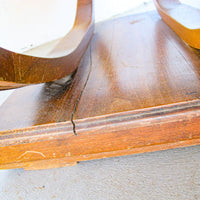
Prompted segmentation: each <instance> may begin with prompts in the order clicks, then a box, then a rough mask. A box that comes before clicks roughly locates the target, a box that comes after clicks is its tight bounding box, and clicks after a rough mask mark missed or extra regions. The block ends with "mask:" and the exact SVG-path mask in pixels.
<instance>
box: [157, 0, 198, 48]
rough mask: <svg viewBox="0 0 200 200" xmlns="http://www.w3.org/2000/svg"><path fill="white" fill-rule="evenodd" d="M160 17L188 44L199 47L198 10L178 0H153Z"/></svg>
mask: <svg viewBox="0 0 200 200" xmlns="http://www.w3.org/2000/svg"><path fill="white" fill-rule="evenodd" d="M154 2H155V5H156V8H157V10H158V12H159V14H160V16H161V17H162V19H163V20H164V21H165V22H166V23H167V24H168V25H169V26H170V27H171V28H172V29H173V30H174V31H175V32H176V33H177V34H178V35H179V36H180V37H181V38H182V39H183V40H184V41H185V42H186V43H187V44H189V45H190V46H192V47H194V48H197V49H200V10H199V9H196V8H194V7H192V6H189V5H186V4H184V3H181V2H180V1H179V0H154Z"/></svg>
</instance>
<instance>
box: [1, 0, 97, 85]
mask: <svg viewBox="0 0 200 200" xmlns="http://www.w3.org/2000/svg"><path fill="white" fill-rule="evenodd" d="M92 34H93V15H92V0H78V7H77V15H76V20H75V23H74V26H73V28H72V30H71V31H70V32H69V33H68V34H67V35H66V36H65V37H64V38H61V39H60V40H58V41H56V42H52V43H51V44H45V45H42V46H41V47H38V48H37V49H33V50H32V51H28V52H25V53H24V54H19V53H15V52H11V51H9V50H6V49H3V48H0V89H10V88H12V87H13V88H15V87H22V86H24V84H31V83H32V84H33V83H43V82H50V81H54V80H57V79H60V78H63V77H65V76H67V75H69V74H71V73H72V72H73V71H74V70H75V69H76V68H77V67H78V65H79V64H80V60H81V58H82V56H83V55H84V53H85V51H86V49H87V47H88V44H89V41H90V40H91V37H92ZM45 46H47V47H45ZM45 48H46V49H47V50H46V51H45V50H44V49H45ZM39 51H41V52H43V55H41V56H40V55H37V54H39V53H38V52H39ZM31 52H37V53H36V54H35V55H34V56H31V55H30V54H31ZM41 52H40V53H41ZM44 52H45V53H46V54H44ZM26 54H27V55H26Z"/></svg>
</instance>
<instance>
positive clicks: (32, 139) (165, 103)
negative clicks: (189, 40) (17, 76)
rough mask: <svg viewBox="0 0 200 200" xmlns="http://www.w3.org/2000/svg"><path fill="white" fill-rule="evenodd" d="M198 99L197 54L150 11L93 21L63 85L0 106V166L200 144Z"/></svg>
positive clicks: (28, 91)
mask: <svg viewBox="0 0 200 200" xmlns="http://www.w3.org/2000/svg"><path fill="white" fill-rule="evenodd" d="M147 33H148V34H147ZM199 98H200V51H199V50H197V49H193V48H191V47H189V46H188V45H186V44H185V43H184V42H183V41H182V40H181V39H180V38H179V37H178V36H177V35H176V34H175V33H174V32H173V31H172V30H171V29H170V28H169V27H168V26H167V25H166V24H165V23H164V22H163V21H162V20H161V19H160V18H159V16H158V15H157V14H156V13H155V12H150V13H145V14H139V15H133V16H128V17H123V18H119V19H113V20H111V21H107V22H102V23H99V24H97V25H96V31H95V34H94V37H93V39H92V42H91V44H90V46H89V48H88V49H87V52H86V54H85V56H84V57H83V59H82V61H81V64H80V66H79V68H78V70H77V72H76V74H74V77H73V78H72V80H71V83H70V82H69V81H67V82H63V83H60V84H55V83H52V84H39V85H34V86H28V87H24V88H20V89H17V90H16V91H15V92H14V93H13V94H12V95H11V96H10V97H9V98H8V100H7V101H6V102H5V103H4V104H3V105H2V106H1V107H0V130H1V132H0V154H1V155H0V167H1V168H4V169H5V168H19V167H22V168H25V169H44V168H51V167H60V166H65V165H70V164H71V165H73V164H74V163H75V162H77V161H83V160H90V159H98V158H104V157H111V156H120V155H128V154H134V153H143V152H149V151H157V150H164V149H169V148H176V147H184V146H190V145H197V144H200V129H199V127H200V125H199V124H200V100H199Z"/></svg>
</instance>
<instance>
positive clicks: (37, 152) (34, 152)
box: [17, 151, 46, 160]
mask: <svg viewBox="0 0 200 200" xmlns="http://www.w3.org/2000/svg"><path fill="white" fill-rule="evenodd" d="M28 153H33V154H39V155H41V156H42V157H44V158H45V157H46V156H45V155H44V154H43V153H41V152H39V151H26V152H24V153H23V154H22V155H20V156H19V157H18V158H17V160H19V159H20V158H22V157H23V156H25V155H26V154H28Z"/></svg>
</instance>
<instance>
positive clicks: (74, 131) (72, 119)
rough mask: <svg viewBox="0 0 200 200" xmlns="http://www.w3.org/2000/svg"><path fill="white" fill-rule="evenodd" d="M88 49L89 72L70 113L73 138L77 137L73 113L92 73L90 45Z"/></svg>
mask: <svg viewBox="0 0 200 200" xmlns="http://www.w3.org/2000/svg"><path fill="white" fill-rule="evenodd" d="M89 48H90V69H89V72H88V75H87V79H86V81H85V83H84V85H83V89H82V90H81V92H80V94H79V97H78V99H77V101H76V103H75V106H74V110H73V111H72V114H71V123H72V126H73V133H74V135H75V136H78V134H77V132H76V124H75V122H74V114H75V112H76V110H77V107H78V104H79V101H80V99H81V97H82V94H83V92H84V90H85V87H86V85H87V83H88V80H89V77H90V74H91V71H92V53H91V45H90V47H89Z"/></svg>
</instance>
